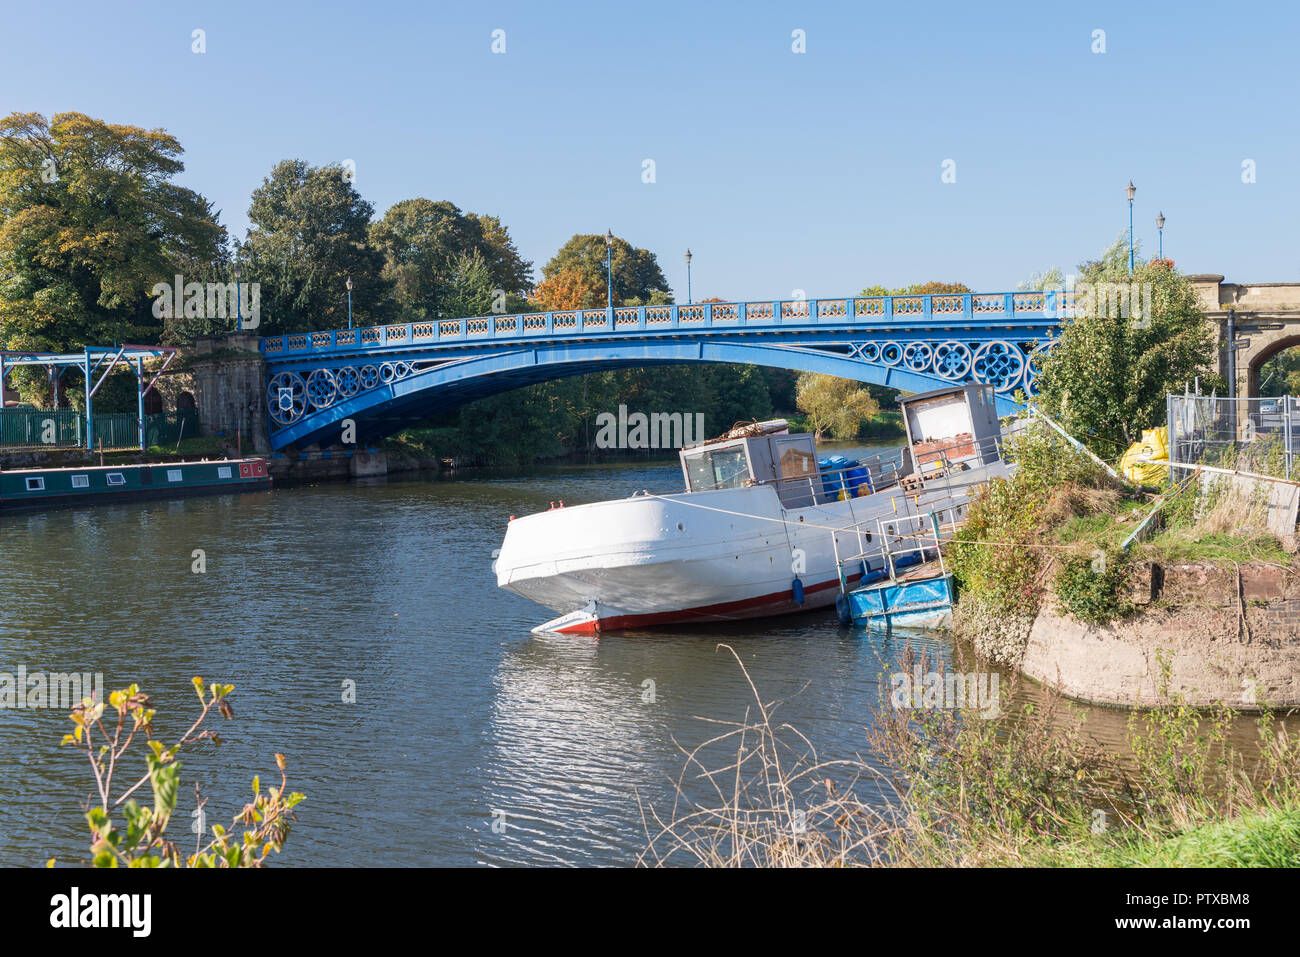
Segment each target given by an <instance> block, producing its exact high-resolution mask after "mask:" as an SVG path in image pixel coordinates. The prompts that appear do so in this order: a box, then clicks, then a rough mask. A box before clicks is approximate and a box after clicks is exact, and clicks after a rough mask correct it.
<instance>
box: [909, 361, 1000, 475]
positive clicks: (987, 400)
mask: <svg viewBox="0 0 1300 957" xmlns="http://www.w3.org/2000/svg"><path fill="white" fill-rule="evenodd" d="M898 404H899V405H900V406H902V410H903V424H904V426H905V427H906V429H907V445H908V448H909V449H910V450H911V452H912V464H913V467H914V468H915V469H916V471H917V472H918V473H919V474H920V475H921V476H926V477H928V476H930V475H942V474H944V473H945V472H947V471H949V470H950V469H953V470H961V469H966V468H976V467H978V466H981V465H990V464H992V463H993V462H996V461H997V460H998V459H999V458H1000V454H1001V450H1000V448H999V436H1000V435H1001V425H1000V423H999V421H998V413H997V407H996V405H995V403H994V395H993V387H992V386H990V385H983V384H981V383H972V384H970V385H958V386H950V387H948V388H946V389H935V390H934V391H932V392H918V393H917V394H916V395H909V396H905V397H900V398H899V400H898Z"/></svg>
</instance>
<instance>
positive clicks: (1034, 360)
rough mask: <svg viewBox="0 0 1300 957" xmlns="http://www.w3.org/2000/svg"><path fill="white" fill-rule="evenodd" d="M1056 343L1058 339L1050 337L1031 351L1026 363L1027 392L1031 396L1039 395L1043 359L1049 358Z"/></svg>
mask: <svg viewBox="0 0 1300 957" xmlns="http://www.w3.org/2000/svg"><path fill="white" fill-rule="evenodd" d="M1054 345H1056V340H1055V339H1048V340H1047V341H1046V342H1044V343H1041V344H1039V345H1038V346H1036V347H1035V348H1034V350H1033V351H1032V352H1030V353H1029V358H1028V360H1027V361H1026V363H1025V394H1026V395H1028V396H1030V397H1031V398H1032V397H1033V396H1036V395H1038V377H1039V376H1040V375H1042V373H1043V360H1044V359H1046V358H1047V354H1048V353H1049V352H1051V351H1052V346H1054Z"/></svg>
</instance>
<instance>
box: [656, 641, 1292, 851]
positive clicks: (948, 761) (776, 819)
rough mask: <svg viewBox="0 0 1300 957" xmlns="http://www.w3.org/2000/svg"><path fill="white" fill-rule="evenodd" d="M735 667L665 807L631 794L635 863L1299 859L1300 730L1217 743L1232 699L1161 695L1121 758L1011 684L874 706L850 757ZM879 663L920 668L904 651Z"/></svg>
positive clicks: (1058, 707)
mask: <svg viewBox="0 0 1300 957" xmlns="http://www.w3.org/2000/svg"><path fill="white" fill-rule="evenodd" d="M720 648H726V650H727V651H729V652H731V653H732V655H733V656H734V655H735V652H734V651H732V649H730V648H729V647H728V646H725V645H723V646H720ZM736 662H737V665H738V666H739V667H740V669H741V671H742V672H744V674H745V677H746V680H747V681H749V686H750V689H751V692H752V695H753V704H751V706H750V707H749V708H748V709H747V711H746V714H745V716H744V717H743V718H742V719H741V720H739V721H735V722H725V721H718V722H715V723H716V724H717V725H718V726H719V731H718V733H717V734H716V735H713V736H711V737H710V738H709V739H708V740H706V741H704V742H702V743H700V744H699V745H697V746H694V747H691V748H685V747H684V748H683V749H682V753H683V757H684V763H683V768H682V772H681V774H680V776H679V777H678V778H677V780H676V781H675V796H674V799H673V801H672V803H671V806H669V807H666V808H656V807H654V806H653V805H650V804H645V803H643V805H642V819H643V823H644V827H645V832H646V847H645V850H644V851H643V852H642V854H641V855H640V858H639V863H641V864H645V865H651V866H664V865H703V866H709V867H845V866H921V867H926V866H929V867H933V866H944V867H970V866H1045V865H1061V866H1114V865H1121V866H1153V865H1160V866H1178V865H1187V866H1206V865H1207V864H1209V863H1210V862H1213V865H1214V866H1224V865H1226V864H1238V865H1265V864H1274V865H1275V864H1277V863H1278V862H1282V861H1286V862H1290V864H1291V865H1295V864H1300V840H1298V839H1297V838H1298V835H1300V735H1293V734H1290V733H1288V732H1287V731H1286V730H1285V729H1283V728H1282V727H1281V726H1280V724H1279V722H1278V721H1277V719H1276V717H1275V716H1273V715H1271V714H1265V715H1264V716H1263V717H1262V718H1261V719H1260V720H1259V721H1258V723H1257V728H1258V733H1259V745H1260V747H1259V754H1258V757H1257V758H1253V759H1251V760H1247V758H1246V756H1245V755H1244V754H1242V753H1241V752H1239V751H1238V750H1235V749H1234V748H1233V747H1232V746H1231V744H1230V741H1229V733H1228V732H1229V730H1230V728H1231V727H1232V726H1233V723H1234V721H1235V719H1236V717H1237V715H1236V713H1235V712H1234V711H1233V710H1232V709H1231V708H1227V707H1221V708H1218V709H1215V710H1213V711H1209V712H1202V711H1197V710H1195V709H1192V708H1190V707H1188V706H1186V705H1185V704H1183V703H1182V702H1181V701H1179V700H1177V699H1176V697H1175V696H1168V695H1166V700H1167V704H1166V705H1164V706H1162V707H1160V708H1153V709H1147V710H1142V711H1135V712H1134V713H1133V715H1132V716H1131V719H1130V722H1129V726H1128V731H1127V739H1128V741H1127V743H1128V746H1129V749H1130V751H1131V757H1130V758H1125V757H1122V756H1120V755H1117V754H1115V753H1114V752H1111V751H1107V750H1106V749H1103V748H1102V747H1100V746H1099V745H1097V744H1096V743H1095V742H1094V741H1093V740H1092V739H1091V738H1090V737H1089V736H1088V735H1087V734H1086V733H1085V731H1084V727H1085V722H1084V719H1083V714H1082V712H1081V711H1080V710H1079V709H1077V708H1076V707H1075V706H1073V705H1071V704H1069V703H1068V702H1066V701H1065V700H1064V699H1063V698H1061V697H1060V696H1056V695H1052V694H1050V693H1049V694H1048V698H1047V702H1046V704H1045V705H1043V706H1036V705H1032V704H1025V705H1022V706H1020V707H1019V708H1016V709H1014V710H1012V709H1011V707H1010V706H1011V702H1012V700H1013V699H1014V697H1015V689H1014V687H1003V688H1001V689H1000V705H1001V711H1000V714H999V715H998V717H996V718H993V719H989V718H986V717H984V712H983V711H982V710H981V709H979V708H976V707H972V706H968V707H964V708H951V709H948V708H926V709H910V708H909V709H904V708H897V707H894V706H892V705H891V704H890V703H889V702H888V701H885V700H882V702H881V703H880V705H879V706H878V707H876V708H875V709H874V713H873V714H872V716H871V717H872V721H871V724H870V725H869V726H868V727H866V728H865V735H866V744H867V748H866V756H865V757H864V756H863V755H859V754H854V755H849V756H841V757H837V758H827V757H824V756H822V755H820V754H819V753H818V752H817V749H816V748H815V747H814V745H813V743H812V742H811V741H809V740H808V739H807V738H806V737H805V736H804V735H803V734H801V733H800V732H799V731H798V730H797V729H796V728H794V727H792V726H790V725H789V724H787V723H784V722H781V721H779V720H778V719H777V717H776V715H777V713H778V711H779V707H780V703H779V702H770V701H764V700H763V698H762V696H761V695H760V693H759V691H758V689H757V688H756V687H755V686H754V684H753V682H752V680H750V678H749V675H748V672H747V671H745V668H744V664H743V662H741V661H740V659H739V657H736ZM896 664H897V667H898V669H899V670H901V671H903V672H909V673H910V672H911V671H912V670H913V668H914V667H916V666H920V668H921V669H922V671H926V670H930V669H932V668H933V667H934V666H933V665H932V664H931V663H930V662H929V661H928V660H927V658H926V655H925V654H924V653H920V654H918V653H916V652H915V651H914V650H913V649H911V648H910V646H909V647H907V648H905V649H904V650H903V652H902V653H901V654H900V656H899V658H898V660H897V662H896ZM977 667H978V665H977ZM1012 683H1013V684H1014V679H1013V682H1012Z"/></svg>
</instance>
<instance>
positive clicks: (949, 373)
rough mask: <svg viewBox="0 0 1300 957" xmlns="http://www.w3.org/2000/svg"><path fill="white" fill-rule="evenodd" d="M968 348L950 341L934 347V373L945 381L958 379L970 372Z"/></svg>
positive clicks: (962, 343) (961, 343)
mask: <svg viewBox="0 0 1300 957" xmlns="http://www.w3.org/2000/svg"><path fill="white" fill-rule="evenodd" d="M970 362H971V354H970V346H968V345H966V343H964V342H957V341H956V340H953V339H950V340H948V341H947V342H941V343H939V344H938V345H937V346H935V347H934V371H935V372H937V373H938V374H939V375H940V376H942V377H943V378H945V379H960V378H963V377H964V376H965V375H966V374H967V373H968V372H970Z"/></svg>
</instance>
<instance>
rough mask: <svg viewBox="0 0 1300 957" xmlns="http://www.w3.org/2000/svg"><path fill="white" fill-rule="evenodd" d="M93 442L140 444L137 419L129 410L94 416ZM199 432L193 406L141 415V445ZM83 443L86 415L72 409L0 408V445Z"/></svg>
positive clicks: (31, 446)
mask: <svg viewBox="0 0 1300 957" xmlns="http://www.w3.org/2000/svg"><path fill="white" fill-rule="evenodd" d="M94 427H95V433H94V434H95V445H96V447H98V446H99V444H100V442H101V441H102V442H103V447H104V448H106V449H134V448H139V446H140V419H139V417H138V416H137V415H135V413H133V412H121V413H108V414H104V415H96V416H94ZM198 434H199V420H198V415H197V414H196V413H195V411H194V410H193V409H184V410H181V411H179V412H158V413H155V414H153V415H146V416H145V417H144V444H145V446H146V447H149V446H152V445H172V444H175V443H176V442H178V441H179V440H180V439H182V438H194V437H195V436H197V435H198ZM85 444H86V417H85V415H84V414H83V413H81V412H77V411H76V410H74V409H4V410H0V448H6V449H58V448H80V447H84V446H85Z"/></svg>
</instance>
